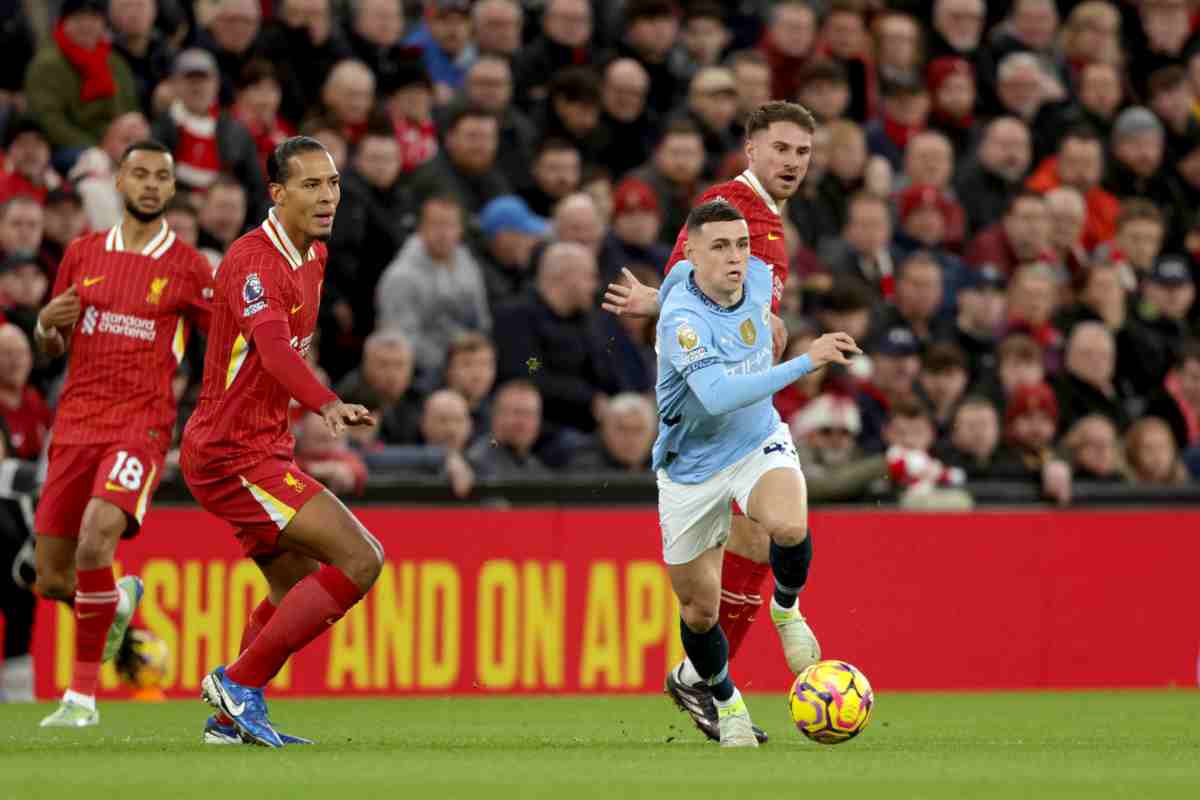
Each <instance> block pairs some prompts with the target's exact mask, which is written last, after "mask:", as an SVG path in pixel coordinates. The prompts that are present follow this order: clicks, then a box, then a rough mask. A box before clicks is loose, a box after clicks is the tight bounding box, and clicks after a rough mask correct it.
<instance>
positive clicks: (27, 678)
mask: <svg viewBox="0 0 1200 800" xmlns="http://www.w3.org/2000/svg"><path fill="white" fill-rule="evenodd" d="M0 692H2V693H3V694H4V700H5V702H8V703H32V702H33V701H34V697H33V656H30V655H24V656H17V657H16V658H10V659H8V660H6V661H5V662H4V677H3V682H2V683H0Z"/></svg>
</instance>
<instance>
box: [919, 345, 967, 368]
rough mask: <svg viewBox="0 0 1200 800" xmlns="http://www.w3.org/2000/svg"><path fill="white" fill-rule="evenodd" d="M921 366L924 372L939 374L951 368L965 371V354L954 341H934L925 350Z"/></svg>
mask: <svg viewBox="0 0 1200 800" xmlns="http://www.w3.org/2000/svg"><path fill="white" fill-rule="evenodd" d="M921 367H922V368H923V369H924V370H925V371H926V372H932V373H935V374H941V373H943V372H949V371H950V370H952V369H961V370H963V371H964V372H966V371H967V354H966V353H964V352H963V349H962V348H961V347H959V346H958V345H956V344H955V343H954V342H934V343H933V344H931V345H929V347H928V348H927V349H926V350H925V355H924V356H923V357H922V358H921Z"/></svg>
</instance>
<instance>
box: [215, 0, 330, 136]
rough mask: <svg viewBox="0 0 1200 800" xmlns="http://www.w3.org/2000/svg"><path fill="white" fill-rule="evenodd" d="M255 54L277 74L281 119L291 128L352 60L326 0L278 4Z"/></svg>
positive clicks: (265, 26) (305, 0) (290, 0)
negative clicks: (344, 63)
mask: <svg viewBox="0 0 1200 800" xmlns="http://www.w3.org/2000/svg"><path fill="white" fill-rule="evenodd" d="M257 52H258V54H259V55H261V56H263V57H264V58H266V59H267V60H268V61H270V62H271V63H272V64H274V65H275V67H276V68H277V69H278V70H279V80H280V84H281V85H282V87H283V101H282V105H281V106H280V108H281V111H280V113H281V114H282V115H283V118H284V119H286V120H287V121H288V122H290V123H291V124H293V125H299V124H300V123H301V120H303V119H304V116H305V115H306V114H307V113H309V111H310V110H311V109H312V108H314V107H315V106H316V105H317V104H318V102H319V101H320V99H321V98H320V92H321V87H323V86H324V85H325V79H326V78H327V77H328V76H329V72H330V70H332V69H333V66H334V65H335V64H337V63H338V62H339V61H342V60H345V59H347V58H350V57H351V52H350V46H349V45H348V44H346V40H345V37H344V36H343V35H342V32H341V29H340V28H339V26H338V25H337V22H336V20H335V19H334V16H333V8H332V4H331V2H330V0H281V2H280V3H279V4H278V6H277V7H276V14H275V18H274V19H273V20H272V21H271V22H269V23H267V24H266V25H264V26H263V29H262V33H261V34H260V35H259V41H258V44H257ZM298 53H302V54H303V56H302V57H297V54H298ZM234 74H235V75H236V74H237V73H236V72H235V73H234Z"/></svg>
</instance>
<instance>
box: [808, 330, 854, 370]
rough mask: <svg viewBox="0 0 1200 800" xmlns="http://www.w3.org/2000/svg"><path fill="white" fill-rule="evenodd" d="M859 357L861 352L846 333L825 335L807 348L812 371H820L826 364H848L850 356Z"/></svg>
mask: <svg viewBox="0 0 1200 800" xmlns="http://www.w3.org/2000/svg"><path fill="white" fill-rule="evenodd" d="M859 355H862V350H860V349H859V347H858V345H857V344H855V343H854V339H852V338H851V337H850V334H848V333H827V334H825V335H824V336H821V337H820V338H818V339H817V340H816V341H815V342H813V343H812V346H811V347H809V348H808V358H809V360H810V361H812V365H813V369H820V368H821V367H823V366H825V365H826V364H849V363H850V356H859Z"/></svg>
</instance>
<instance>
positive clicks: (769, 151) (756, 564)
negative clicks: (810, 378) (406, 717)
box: [604, 101, 821, 742]
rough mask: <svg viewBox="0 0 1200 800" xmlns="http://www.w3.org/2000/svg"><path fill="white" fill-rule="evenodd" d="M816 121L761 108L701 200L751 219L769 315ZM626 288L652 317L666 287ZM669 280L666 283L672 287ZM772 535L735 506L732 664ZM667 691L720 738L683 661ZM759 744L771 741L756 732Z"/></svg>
mask: <svg viewBox="0 0 1200 800" xmlns="http://www.w3.org/2000/svg"><path fill="white" fill-rule="evenodd" d="M815 130H816V122H815V121H814V120H813V117H812V114H810V113H809V112H808V111H807V110H806V109H805V108H804V107H803V106H800V105H797V104H795V103H788V102H782V101H775V102H771V103H766V104H764V105H762V106H760V107H759V108H758V109H757V110H755V111H754V112H753V113H751V114H750V116H749V117H748V118H747V120H746V157H747V159H748V161H749V168H748V169H746V171H745V172H743V173H742V174H741V175H738V176H737V177H736V178H734V179H733V180H731V181H727V182H725V183H720V184H717V185H716V186H713V187H711V188H710V189H708V191H706V192H705V193H704V194H703V195H701V197H700V200H699V202H701V203H704V202H708V201H710V200H715V199H717V198H720V199H723V200H725V201H727V202H728V203H730V204H731V205H733V206H734V207H735V208H736V209H737V210H738V211H739V212H741V214H742V216H743V217H745V219H746V224H747V225H748V228H749V231H750V254H751V255H752V256H754V257H755V258H758V259H761V260H762V261H764V262H766V264H767V265H768V266H769V267H770V269H771V272H772V285H771V311H772V312H775V311H777V310H778V309H779V302H780V300H781V298H782V297H783V286H784V284H785V283H786V282H787V275H788V256H787V247H786V245H785V242H784V234H783V219H782V217H781V214H782V213H783V208H784V204H785V203H786V202H787V200H788V198H790V197H791V196H792V195H794V194H795V193H796V192H797V191H798V190H799V188H800V183H801V182H802V181H803V180H804V176H805V175H806V174H807V172H808V162H809V159H810V158H811V155H812V137H813V133H814V131H815ZM687 241H688V227H687V226H686V225H685V226H684V227H683V228H682V229H681V230H680V231H679V236H678V238H677V239H676V242H675V249H674V251H673V252H672V253H671V257H670V259H669V260H668V262H667V274H668V275H670V274H671V268H672V267H673V266H674V265H675V264H677V263H678V262H680V261H681V260H683V259H684V258H685V256H684V250H685V248H686V246H687ZM625 276H626V280H627V281H628V283H629V285H628V286H622V285H619V284H612V285H610V286H609V288H608V293H607V294H606V301H607V302H606V303H605V304H604V308H605V309H607V310H609V311H612V312H613V313H614V314H633V315H649V314H653V313H655V312H657V311H658V304H659V302H660V297H665V296H666V291H665V290H666V286H665V285H664V289H663V290H661V291H660V292H657V293H656V292H655V291H654V290H653V289H651V288H650V287H648V286H643V285H642V284H641V283H639V282H638V281H637V279H636V278H634V277H633V275H632V274H631V273H629V272H628V271H626V272H625ZM669 283H670V280H669V279H668V284H669ZM771 333H772V338H773V339H774V342H775V354H776V356H777V357H778V356H779V355H781V354H782V352H783V346H784V344H786V340H787V331H786V329H785V328H784V326H783V322H782V321H781V320H780V319H779V318H778V317H776V316H775V315H774V313H772V315H771ZM769 552H770V538H769V537H768V536H767V533H766V531H764V530H763V528H762V526H760V525H758V524H757V523H756V522H755V520H753V519H751V518H749V517H747V516H744V515H743V514H742V513H741V509H739V508H737V507H736V506H735V507H734V514H733V516H732V524H731V531H730V534H729V541H728V544H727V549H726V551H725V560H724V564H723V566H722V570H721V608H720V615H721V626H722V627H723V628H724V629H725V632H726V634H727V635H728V637H729V656H730V658H731V659H732V658H733V657H734V656H735V655H736V654H737V652H738V650H739V649H740V648H741V645H742V642H743V641H744V640H745V638H746V633H747V632H748V631H749V630H750V626H751V624H752V623H753V622H754V620H755V618H756V615H757V613H758V610H759V608H760V607H761V606H762V595H761V591H762V585H763V581H764V580H765V579H766V577H767V575H768V573H769V572H770V569H771V567H770V564H769V563H768V556H769ZM771 619H772V621H773V622H774V623H775V627H776V630H777V631H778V632H779V635H780V640H781V642H782V643H783V648H784V653H785V655H786V657H787V661H788V666H789V667H790V668H791V669H792V671H793V672H796V673H799V672H800V671H801V670H803V669H804V668H805V667H807V666H809V665H810V664H813V663H816V662H817V661H818V660H819V659H820V653H821V651H820V646H819V645H818V644H817V640H816V637H815V636H813V633H812V630H811V629H810V628H809V627H808V623H807V621H806V620H805V619H804V617H803V616H802V615H801V614H800V611H799V608H795V609H790V610H788V609H778V608H775V607H772V608H771ZM666 689H667V692H668V694H670V695H671V697H672V699H673V700H674V701H675V703H676V705H678V706H679V707H680V708H681V709H683V710H685V711H687V712H688V714H690V715H691V717H692V719H693V721H694V722H695V723H696V726H697V727H698V728H699V729H700V730H701V731H702V732H703V733H704V734H705V735H706V736H708V737H709V738H710V739H714V740H715V739H716V738H717V737H718V731H717V710H716V706H715V705H714V704H713V701H712V695H711V693H710V692H709V690H708V686H707V685H706V684H704V683H703V682H702V681H700V679H699V675H698V674H697V673H696V670H695V668H694V666H693V665H692V664H691V663H689V662H688V661H687V660H686V659H685V660H684V661H683V662H681V663H680V664H678V665H677V666H676V667H675V668H674V669H672V670H671V671H670V672H669V673H668V674H667V680H666ZM758 734H759V741H760V742H765V741H766V740H767V737H766V734H764V733H762V731H758Z"/></svg>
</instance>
